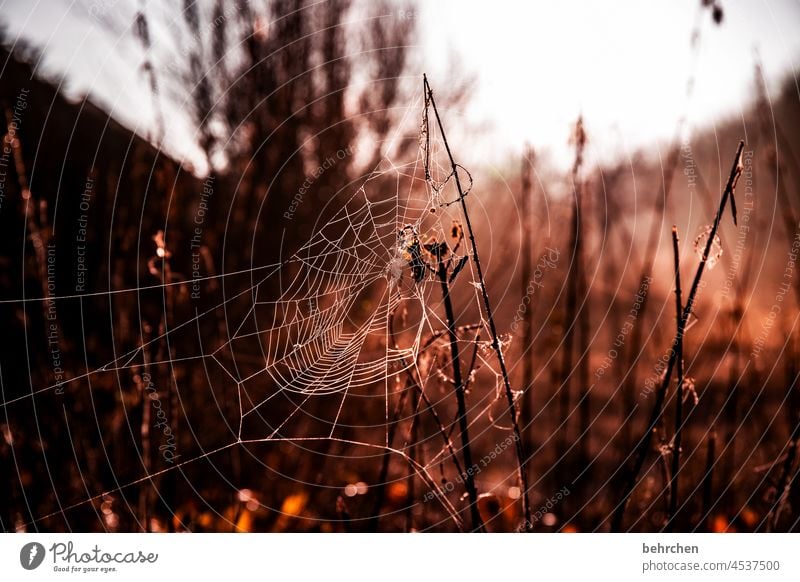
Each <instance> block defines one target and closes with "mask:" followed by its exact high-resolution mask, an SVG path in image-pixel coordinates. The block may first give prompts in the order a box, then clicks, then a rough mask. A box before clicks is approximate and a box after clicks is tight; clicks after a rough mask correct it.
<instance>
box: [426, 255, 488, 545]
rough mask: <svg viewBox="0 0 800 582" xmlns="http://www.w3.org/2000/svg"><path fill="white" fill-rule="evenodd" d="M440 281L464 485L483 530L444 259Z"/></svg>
mask: <svg viewBox="0 0 800 582" xmlns="http://www.w3.org/2000/svg"><path fill="white" fill-rule="evenodd" d="M437 274H438V277H439V283H440V284H441V287H442V301H444V311H445V316H446V317H447V332H448V333H447V335H448V337H449V339H450V357H451V359H452V368H453V384H454V385H455V391H456V403H457V404H458V424H459V427H460V430H461V452H462V454H463V455H464V467H465V471H464V473H462V477H463V478H464V486H465V487H466V489H467V496H468V497H469V512H470V518H471V519H472V529H473V531H481V530H483V521H482V520H481V515H480V513H479V512H478V490H477V489H476V488H475V475H474V471H473V469H474V464H473V462H472V446H471V445H470V440H469V422H467V399H466V395H465V394H464V382H463V379H462V378H461V361H460V358H459V354H458V336H457V335H456V324H455V316H454V315H453V302H452V301H451V299H450V286H449V285H448V284H447V277H448V271H447V265H446V264H445V262H444V261H442V260H440V261H439V267H438V270H437Z"/></svg>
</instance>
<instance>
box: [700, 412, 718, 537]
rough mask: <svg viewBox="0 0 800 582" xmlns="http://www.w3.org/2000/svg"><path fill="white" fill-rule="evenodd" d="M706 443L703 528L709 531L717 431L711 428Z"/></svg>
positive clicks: (712, 501)
mask: <svg viewBox="0 0 800 582" xmlns="http://www.w3.org/2000/svg"><path fill="white" fill-rule="evenodd" d="M707 438H708V443H707V445H706V472H705V474H704V475H703V484H702V488H703V513H702V515H703V529H704V530H705V531H709V529H710V528H709V527H708V521H709V519H710V518H711V507H712V506H713V504H714V497H713V495H714V465H715V464H716V447H717V431H716V429H715V428H713V427H712V428H711V430H710V431H709V434H708V437H707Z"/></svg>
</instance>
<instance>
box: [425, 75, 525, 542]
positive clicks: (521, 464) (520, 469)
mask: <svg viewBox="0 0 800 582" xmlns="http://www.w3.org/2000/svg"><path fill="white" fill-rule="evenodd" d="M423 81H424V86H425V93H426V97H427V98H428V100H429V101H430V104H431V107H432V108H433V112H434V115H435V116H436V123H437V125H438V126H439V131H440V132H441V134H442V141H443V142H444V147H445V150H446V151H447V156H448V158H449V159H450V165H451V167H452V171H453V178H454V179H455V183H456V188H457V189H458V195H459V199H460V202H461V211H462V213H463V215H464V225H465V226H466V229H467V235H468V236H469V242H470V249H471V251H472V253H471V255H472V261H473V263H474V264H475V270H476V271H477V274H478V283H479V285H480V289H481V295H482V296H483V304H484V308H485V310H486V319H487V320H488V322H489V331H490V333H491V334H492V347H493V348H494V351H495V354H497V361H498V363H499V365H500V373H501V375H502V377H503V384H504V387H505V393H506V400H507V401H508V412H509V416H510V417H511V424H512V426H513V428H514V443H515V447H516V452H517V474H518V475H517V476H518V478H519V481H520V485H521V487H520V488H521V489H522V512H523V515H524V518H525V529H526V530H528V529H530V526H531V508H530V502H529V499H528V477H527V474H526V469H525V464H526V463H527V461H528V458H527V455H526V453H525V448H524V445H523V443H522V435H521V433H520V428H519V420H518V418H517V409H516V406H515V404H514V392H513V391H512V390H511V382H510V380H509V378H508V370H507V368H506V362H505V359H504V358H503V350H502V347H501V346H500V339H499V338H498V335H497V326H496V325H495V322H494V316H493V315H492V305H491V302H490V301H489V293H488V292H487V291H486V282H485V280H484V278H483V269H482V267H481V261H480V257H479V254H478V246H477V244H476V243H475V234H474V232H473V230H472V222H471V221H470V219H469V212H468V211H467V202H466V200H465V197H464V190H463V188H462V187H461V180H460V179H459V177H458V167H457V165H456V162H455V159H454V158H453V154H452V152H451V151H450V145H449V144H448V143H447V137H446V135H445V131H444V126H443V124H442V119H441V117H439V110H438V109H437V108H436V101H435V100H434V98H433V90H432V89H431V87H430V85H429V84H428V78H427V77H425V76H423Z"/></svg>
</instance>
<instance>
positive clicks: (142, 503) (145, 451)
mask: <svg viewBox="0 0 800 582" xmlns="http://www.w3.org/2000/svg"><path fill="white" fill-rule="evenodd" d="M144 333H145V332H144V331H143V332H142V334H144ZM149 339H150V338H147V339H145V337H144V336H143V337H142V357H143V359H144V365H143V366H142V372H143V374H145V375H146V376H147V378H150V377H151V376H150V358H149V357H148V354H147V349H146V348H145V347H144V346H146V345H147V343H148V341H149ZM139 387H140V390H139V397H140V398H141V406H142V423H141V426H140V427H139V432H140V436H141V439H142V465H143V466H144V473H145V475H149V474H150V472H151V470H152V469H151V463H152V461H151V453H150V424H151V420H150V405H151V401H150V398H148V394H147V387H146V386H145V379H144V378H142V379H140V380H139ZM149 493H150V488H149V483H143V484H142V486H141V487H140V489H139V519H140V521H141V528H142V531H143V532H147V531H148V523H149V516H148V510H149V507H150V499H149V497H150V495H149Z"/></svg>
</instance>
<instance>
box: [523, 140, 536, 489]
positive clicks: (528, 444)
mask: <svg viewBox="0 0 800 582" xmlns="http://www.w3.org/2000/svg"><path fill="white" fill-rule="evenodd" d="M533 159H534V153H533V149H532V148H531V147H530V146H526V151H525V154H524V155H523V157H522V175H521V180H522V201H521V206H522V245H521V246H522V276H521V282H520V286H521V291H522V298H523V299H524V298H525V297H527V295H528V286H529V285H530V284H531V267H532V261H533V258H532V253H531V250H532V246H533V240H532V228H531V208H532V206H533V205H532V204H531V202H532V200H531V198H532V179H531V178H532V176H531V166H532V164H533ZM523 328H524V329H523V337H522V390H523V392H522V406H521V408H520V417H521V418H520V422H521V423H522V431H523V433H522V434H523V438H524V443H523V444H524V446H525V450H526V451H531V450H533V417H534V414H533V302H531V303H530V304H529V305H528V309H527V311H526V312H525V321H524V323H523ZM528 469H529V470H530V465H529V466H528ZM529 477H530V475H529Z"/></svg>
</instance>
